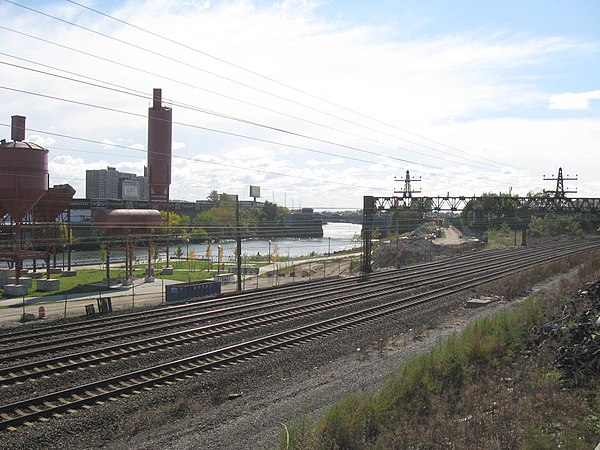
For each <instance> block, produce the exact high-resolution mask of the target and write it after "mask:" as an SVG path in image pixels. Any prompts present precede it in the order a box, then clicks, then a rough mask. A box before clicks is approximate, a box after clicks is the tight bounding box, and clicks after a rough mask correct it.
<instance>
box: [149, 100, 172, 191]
mask: <svg viewBox="0 0 600 450" xmlns="http://www.w3.org/2000/svg"><path fill="white" fill-rule="evenodd" d="M161 97H162V91H161V90H160V89H154V96H153V104H152V107H151V108H148V184H149V186H150V189H151V190H152V192H153V193H155V194H157V195H167V193H168V190H169V185H170V184H171V142H172V128H173V125H172V119H173V111H172V109H171V108H167V107H165V106H161Z"/></svg>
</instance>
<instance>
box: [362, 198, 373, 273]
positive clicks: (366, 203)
mask: <svg viewBox="0 0 600 450" xmlns="http://www.w3.org/2000/svg"><path fill="white" fill-rule="evenodd" d="M374 214H375V197H373V196H370V195H365V197H364V200H363V223H362V239H363V253H362V261H361V269H360V270H361V272H362V273H365V274H368V273H371V272H372V268H371V245H372V242H371V239H372V236H373V215H374Z"/></svg>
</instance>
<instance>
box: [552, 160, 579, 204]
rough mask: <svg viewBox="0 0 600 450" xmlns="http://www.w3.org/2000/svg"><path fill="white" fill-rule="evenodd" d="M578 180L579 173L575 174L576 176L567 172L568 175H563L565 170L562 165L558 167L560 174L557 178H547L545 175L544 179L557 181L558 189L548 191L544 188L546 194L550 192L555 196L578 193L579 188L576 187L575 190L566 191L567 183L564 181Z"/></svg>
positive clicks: (560, 196) (562, 196) (561, 196)
mask: <svg viewBox="0 0 600 450" xmlns="http://www.w3.org/2000/svg"><path fill="white" fill-rule="evenodd" d="M565 180H567V181H577V174H575V178H572V177H569V175H568V174H567V177H566V178H565V177H563V172H562V167H559V168H558V176H557V177H556V178H546V175H544V181H556V190H555V191H549V190H548V191H547V190H546V189H544V194H549V193H553V194H554V198H565V197H566V195H565V194H576V193H577V189H575V190H574V191H565V184H564V181H565Z"/></svg>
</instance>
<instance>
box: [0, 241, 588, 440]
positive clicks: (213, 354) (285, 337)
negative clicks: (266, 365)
mask: <svg viewBox="0 0 600 450" xmlns="http://www.w3.org/2000/svg"><path fill="white" fill-rule="evenodd" d="M588 244H589V243H588ZM598 245H599V244H598V242H597V241H596V242H594V243H593V244H591V245H585V246H584V247H576V246H573V247H572V248H570V249H569V250H565V251H556V252H554V251H553V252H549V253H548V252H546V253H543V254H540V255H537V257H536V258H534V259H523V260H521V261H520V262H518V263H516V264H511V265H508V264H505V265H504V266H503V267H500V266H498V267H496V268H495V269H493V270H486V271H485V273H483V274H482V273H481V272H479V273H477V272H473V275H472V276H471V277H469V278H467V279H462V280H459V281H455V282H454V283H452V284H450V285H447V286H444V287H439V288H437V289H433V290H431V291H429V292H424V293H417V294H414V295H411V296H408V297H405V298H401V299H396V300H390V301H388V302H386V303H384V304H380V305H376V306H372V307H367V308H363V309H361V310H359V311H354V312H350V313H346V314H342V315H339V316H337V317H333V318H330V319H326V320H320V321H317V322H314V323H310V324H307V325H303V326H298V327H294V328H291V329H289V330H286V331H281V332H278V333H274V334H269V335H267V336H263V337H260V338H256V339H252V340H249V341H247V342H243V343H240V344H235V345H230V346H226V347H223V348H218V349H214V350H211V351H208V352H204V353H202V354H199V355H193V356H190V357H187V358H183V359H178V360H176V361H171V362H168V363H163V364H159V365H155V366H153V367H148V368H145V369H142V370H138V371H134V372H130V373H125V374H121V375H117V376H113V377H110V378H106V379H103V380H98V381H94V382H92V383H88V384H84V385H80V386H75V387H72V388H68V389H63V390H60V391H57V392H52V393H48V394H45V395H40V396H36V397H33V398H30V399H25V400H21V401H18V402H14V403H11V404H7V405H4V406H1V407H0V419H1V421H0V429H15V428H16V427H18V426H19V425H22V424H32V423H34V422H35V421H36V420H47V419H48V418H50V417H52V416H60V415H62V414H64V413H65V412H73V411H76V410H77V409H79V408H81V407H83V406H85V405H92V404H102V403H104V402H106V401H110V400H116V399H118V398H121V397H126V396H129V395H131V394H136V393H140V392H142V391H144V390H152V389H155V388H158V387H160V386H163V385H165V384H170V383H173V382H175V381H180V380H184V379H186V378H189V377H193V376H196V375H199V374H202V373H204V372H206V371H209V370H213V369H215V368H219V367H223V366H224V365H228V364H232V363H238V362H241V361H244V360H248V359H251V358H255V357H257V356H260V355H264V354H268V353H271V352H273V351H278V350H281V349H282V348H287V347H290V346H293V345H298V344H301V343H302V342H306V341H308V340H312V339H317V338H319V337H322V336H326V335H330V334H332V333H336V332H339V331H340V330H342V329H347V328H350V327H354V326H358V325H361V324H364V323H367V322H370V321H373V320H377V319H380V318H382V317H384V316H387V315H391V314H397V313H398V312H400V311H403V310H405V309H406V308H411V307H414V306H417V305H423V304H427V303H430V302H434V301H436V300H439V299H441V298H444V297H447V296H451V295H454V294H457V293H459V292H462V291H464V290H466V289H470V288H472V287H475V286H477V285H480V284H482V283H488V282H490V281H494V280H497V279H500V278H502V277H504V276H507V275H509V274H512V273H516V272H519V271H522V270H526V269H528V268H530V267H533V266H535V265H540V264H544V263H550V262H553V261H556V260H559V259H562V258H564V257H565V256H566V255H567V254H576V253H579V252H582V251H587V250H589V249H591V248H593V247H597V246H598ZM373 295H381V292H379V293H377V294H373Z"/></svg>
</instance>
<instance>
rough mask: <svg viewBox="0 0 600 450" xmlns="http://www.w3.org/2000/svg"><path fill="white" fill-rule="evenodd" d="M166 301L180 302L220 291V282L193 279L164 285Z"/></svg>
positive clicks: (212, 294)
mask: <svg viewBox="0 0 600 450" xmlns="http://www.w3.org/2000/svg"><path fill="white" fill-rule="evenodd" d="M165 291H166V299H167V302H182V301H185V300H193V299H199V298H204V297H211V296H214V295H218V294H220V293H221V283H219V282H215V281H194V282H191V283H177V284H169V285H167V286H165Z"/></svg>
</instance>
